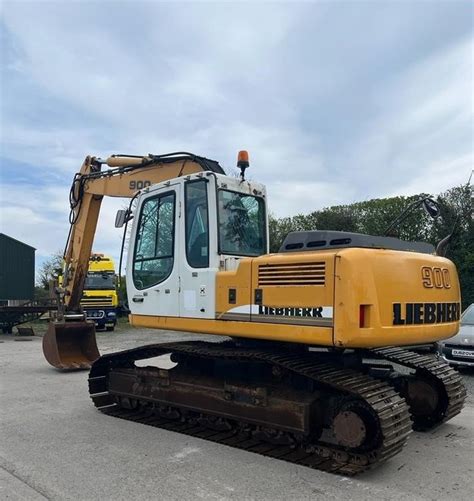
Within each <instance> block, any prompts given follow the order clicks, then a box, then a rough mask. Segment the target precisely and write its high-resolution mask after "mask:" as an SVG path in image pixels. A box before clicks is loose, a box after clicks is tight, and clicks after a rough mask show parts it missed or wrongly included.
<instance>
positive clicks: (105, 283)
mask: <svg viewBox="0 0 474 501" xmlns="http://www.w3.org/2000/svg"><path fill="white" fill-rule="evenodd" d="M116 283H117V282H116V275H115V266H114V262H113V260H112V258H111V257H109V256H106V255H104V254H91V257H90V259H89V268H88V271H87V277H86V280H85V284H84V291H83V294H82V299H81V306H82V308H83V310H84V312H85V314H86V318H87V319H88V320H93V321H94V322H95V325H96V327H97V328H102V329H104V328H105V329H106V330H108V331H113V330H114V328H115V325H116V324H117V307H118V296H117V290H116Z"/></svg>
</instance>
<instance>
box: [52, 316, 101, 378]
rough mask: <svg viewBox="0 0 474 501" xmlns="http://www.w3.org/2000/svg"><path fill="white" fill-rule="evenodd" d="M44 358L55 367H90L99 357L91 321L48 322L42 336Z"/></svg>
mask: <svg viewBox="0 0 474 501" xmlns="http://www.w3.org/2000/svg"><path fill="white" fill-rule="evenodd" d="M43 353H44V356H45V358H46V360H47V361H48V362H49V363H50V364H51V365H52V366H53V367H56V368H57V369H63V370H77V369H90V367H91V365H92V363H93V362H94V361H95V360H97V359H98V358H99V357H100V353H99V350H98V348H97V343H96V339H95V325H94V324H93V323H92V322H84V321H83V322H50V323H49V326H48V331H47V332H46V335H45V336H44V337H43Z"/></svg>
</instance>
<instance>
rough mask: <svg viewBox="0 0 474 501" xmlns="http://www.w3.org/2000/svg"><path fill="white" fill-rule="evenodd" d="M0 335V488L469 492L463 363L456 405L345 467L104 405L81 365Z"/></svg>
mask: <svg viewBox="0 0 474 501" xmlns="http://www.w3.org/2000/svg"><path fill="white" fill-rule="evenodd" d="M35 329H37V330H41V329H38V328H37V327H35ZM185 337H186V339H191V337H190V336H185ZM181 338H183V335H178V334H175V333H171V332H166V331H152V330H146V329H130V328H128V326H126V325H120V326H119V329H118V330H117V331H116V332H114V333H99V334H98V344H99V348H100V350H101V352H110V351H116V350H120V349H127V348H133V347H136V346H140V345H141V344H147V343H151V342H166V341H175V340H177V339H181ZM192 338H199V339H202V338H203V336H192ZM209 338H210V337H209ZM210 339H215V338H210ZM0 342H2V343H1V344H0V381H1V384H0V390H1V402H2V405H1V406H0V499H7V500H23V499H26V500H30V499H31V500H36V499H38V500H41V499H43V500H44V499H54V500H69V499H71V500H72V499H74V500H89V499H90V500H92V499H99V498H100V499H103V500H108V499H114V500H122V499H130V498H133V499H136V500H137V499H139V500H141V499H144V500H145V499H154V498H159V499H165V500H168V499H170V500H180V501H184V500H188V499H189V500H194V499H223V500H227V499H233V500H247V499H265V500H266V499H268V500H270V499H272V500H280V499H281V500H287V499H294V500H303V499H322V498H324V499H330V500H331V499H342V498H344V499H354V500H364V499H369V498H372V499H390V500H392V499H393V500H402V499H403V500H405V499H410V500H411V499H419V500H421V499H433V500H434V499H441V498H445V499H459V500H464V499H473V498H474V486H473V484H472V476H473V472H474V464H473V457H474V398H473V396H474V373H472V372H470V373H467V372H466V373H464V374H463V376H464V379H465V381H466V386H467V388H468V393H469V397H468V402H467V405H466V407H465V409H464V410H463V412H462V413H461V415H459V416H456V417H455V418H454V419H452V420H451V421H450V422H449V423H446V424H444V425H443V426H441V427H440V428H438V429H437V430H434V431H433V432H430V433H424V434H422V433H413V434H412V436H411V437H410V440H409V443H408V444H407V447H406V448H405V450H404V451H402V452H401V453H400V454H399V455H397V456H396V457H395V458H393V459H391V460H390V461H389V462H387V463H386V464H385V465H383V466H382V467H380V468H377V469H375V470H374V471H371V472H368V473H366V474H363V475H361V476H359V477H356V478H346V477H341V476H335V475H331V474H326V473H323V472H319V471H315V470H310V469H308V468H305V467H301V466H295V465H291V464H288V463H285V462H283V461H278V460H274V459H269V458H265V457H263V456H259V455H256V454H252V453H248V452H245V451H240V450H236V449H232V448H230V447H226V446H222V445H218V444H214V443H211V442H206V441H203V440H200V439H195V438H192V437H188V436H184V435H180V434H176V433H172V432H167V431H164V430H160V429H157V428H152V427H148V426H144V425H140V424H136V423H131V422H126V421H122V420H118V419H114V418H110V417H108V416H104V415H102V414H100V413H99V412H97V411H96V410H95V409H94V407H93V406H92V404H91V402H90V399H89V397H88V394H87V373H85V372H68V373H61V372H58V371H55V370H54V369H52V368H51V367H49V366H48V365H47V363H46V362H45V361H44V359H43V356H42V353H41V339H40V338H39V337H35V338H34V339H33V340H32V341H30V342H16V341H14V339H13V338H12V337H8V336H0Z"/></svg>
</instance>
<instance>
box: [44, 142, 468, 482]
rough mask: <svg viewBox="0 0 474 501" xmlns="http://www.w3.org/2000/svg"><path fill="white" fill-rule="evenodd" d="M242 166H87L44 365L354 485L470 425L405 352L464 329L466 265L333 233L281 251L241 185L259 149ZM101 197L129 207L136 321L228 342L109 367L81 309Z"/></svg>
mask: <svg viewBox="0 0 474 501" xmlns="http://www.w3.org/2000/svg"><path fill="white" fill-rule="evenodd" d="M237 165H238V167H239V168H240V177H232V176H226V175H225V172H224V170H223V169H222V168H221V166H220V165H219V164H218V163H217V162H215V161H213V160H209V159H207V158H204V157H200V156H198V155H193V154H189V153H172V154H166V155H148V156H129V155H113V156H111V157H109V158H108V159H107V160H101V159H100V158H96V157H90V156H88V157H86V159H85V161H84V163H83V165H82V168H81V170H80V172H79V173H78V174H76V176H75V178H74V181H73V184H72V187H71V192H70V202H71V214H70V223H71V230H70V234H69V238H68V242H67V246H66V252H65V266H64V270H63V271H64V272H63V283H62V286H61V287H59V288H58V289H57V294H58V304H59V306H58V312H57V315H56V319H55V320H54V321H53V322H51V324H50V326H49V329H48V333H47V334H46V336H45V337H44V340H43V351H44V355H45V357H46V359H47V360H48V362H49V363H50V364H51V365H53V366H54V367H56V368H58V369H63V370H67V369H81V368H82V369H86V368H87V369H89V368H90V374H89V391H90V395H91V398H92V400H93V402H94V404H95V406H96V407H97V408H98V409H99V410H100V411H102V412H103V413H105V414H108V415H111V416H115V417H119V418H122V419H129V420H134V421H137V422H140V423H145V424H149V425H153V426H158V427H161V428H164V429H168V430H173V431H178V432H181V433H186V434H189V435H193V436H197V437H201V438H204V439H208V440H213V441H215V442H219V443H223V444H227V445H230V446H234V447H238V448H242V449H245V450H249V451H253V452H256V453H260V454H264V455H267V456H270V457H274V458H280V459H283V460H287V461H291V462H294V463H298V464H302V465H306V466H309V467H312V468H316V469H320V470H324V471H328V472H334V473H340V474H345V475H354V474H357V473H360V472H362V471H365V470H367V469H369V468H372V467H374V466H376V465H378V464H380V463H382V462H384V461H385V460H387V459H389V458H391V457H393V456H394V455H395V454H397V453H398V452H399V451H400V450H401V449H402V448H403V446H404V445H405V443H406V440H407V438H408V436H409V434H410V433H411V431H412V429H413V428H414V429H417V430H429V429H432V428H433V427H435V426H437V425H439V424H440V423H442V422H445V421H447V420H448V419H451V418H452V417H453V416H455V415H456V414H458V413H459V412H460V410H461V408H462V406H463V403H464V399H465V395H466V391H465V388H464V386H463V383H462V379H461V378H460V376H459V375H458V374H457V373H456V372H455V371H454V370H453V369H451V368H450V367H449V366H447V365H446V364H445V363H443V362H441V361H438V360H436V359H433V358H432V357H429V356H423V355H420V354H417V353H414V352H412V351H409V350H407V349H405V348H403V346H408V345H420V344H427V343H434V342H436V341H438V340H440V339H446V338H449V337H451V336H453V335H454V334H455V333H456V332H457V331H458V328H459V318H460V288H459V281H458V276H457V273H456V269H455V266H454V265H453V263H452V262H451V261H449V260H448V259H446V258H444V257H442V256H439V255H436V253H435V249H434V248H433V247H432V246H430V245H428V244H424V243H419V242H405V241H402V240H399V239H397V238H393V237H379V236H370V235H362V234H357V233H346V232H336V231H306V232H294V233H290V234H289V235H288V236H287V237H286V239H285V241H284V242H283V244H282V246H281V249H280V251H279V252H278V253H275V254H269V253H268V238H269V237H268V211H267V195H266V191H265V187H264V186H263V185H262V184H259V183H257V182H253V181H248V180H246V179H245V171H246V169H247V168H248V166H249V161H248V154H247V152H244V151H243V152H240V153H239V156H238V163H237ZM104 166H106V167H108V168H104ZM104 196H114V197H128V198H131V199H132V200H131V202H130V206H129V208H128V209H126V210H121V211H119V212H118V213H117V217H116V226H117V227H124V241H125V240H126V238H125V235H127V239H128V253H127V258H126V278H127V293H128V298H129V304H130V310H131V314H130V317H129V318H130V323H131V324H132V325H133V326H138V327H146V328H155V329H164V330H172V331H182V332H188V333H202V334H211V335H215V336H216V338H215V342H209V341H183V342H174V343H156V344H150V345H147V346H142V347H137V348H135V349H132V350H127V351H121V352H117V353H112V354H106V355H103V356H100V354H99V351H98V349H97V345H96V340H95V330H94V324H93V323H92V322H88V321H87V320H86V319H85V317H84V313H83V311H82V310H81V307H80V300H81V295H82V289H83V286H84V280H85V277H86V275H87V268H88V262H89V256H90V253H91V249H92V243H93V239H94V233H95V230H96V224H97V219H98V216H99V210H100V205H101V201H102V199H103V197H104ZM130 222H131V230H130V228H129V223H130ZM122 253H123V245H122ZM159 336H160V332H159V331H158V332H157V338H159ZM219 336H220V337H219ZM222 336H226V338H222ZM157 357H158V358H157ZM151 359H153V360H151ZM147 360H148V362H147ZM157 360H158V362H157ZM152 362H153V364H152Z"/></svg>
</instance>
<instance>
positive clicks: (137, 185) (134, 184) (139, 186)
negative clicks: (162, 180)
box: [128, 179, 151, 190]
mask: <svg viewBox="0 0 474 501" xmlns="http://www.w3.org/2000/svg"><path fill="white" fill-rule="evenodd" d="M147 186H151V182H150V181H147V180H145V181H142V180H140V179H139V180H138V181H130V183H129V185H128V187H129V188H130V189H131V190H143V188H146V187H147Z"/></svg>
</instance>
